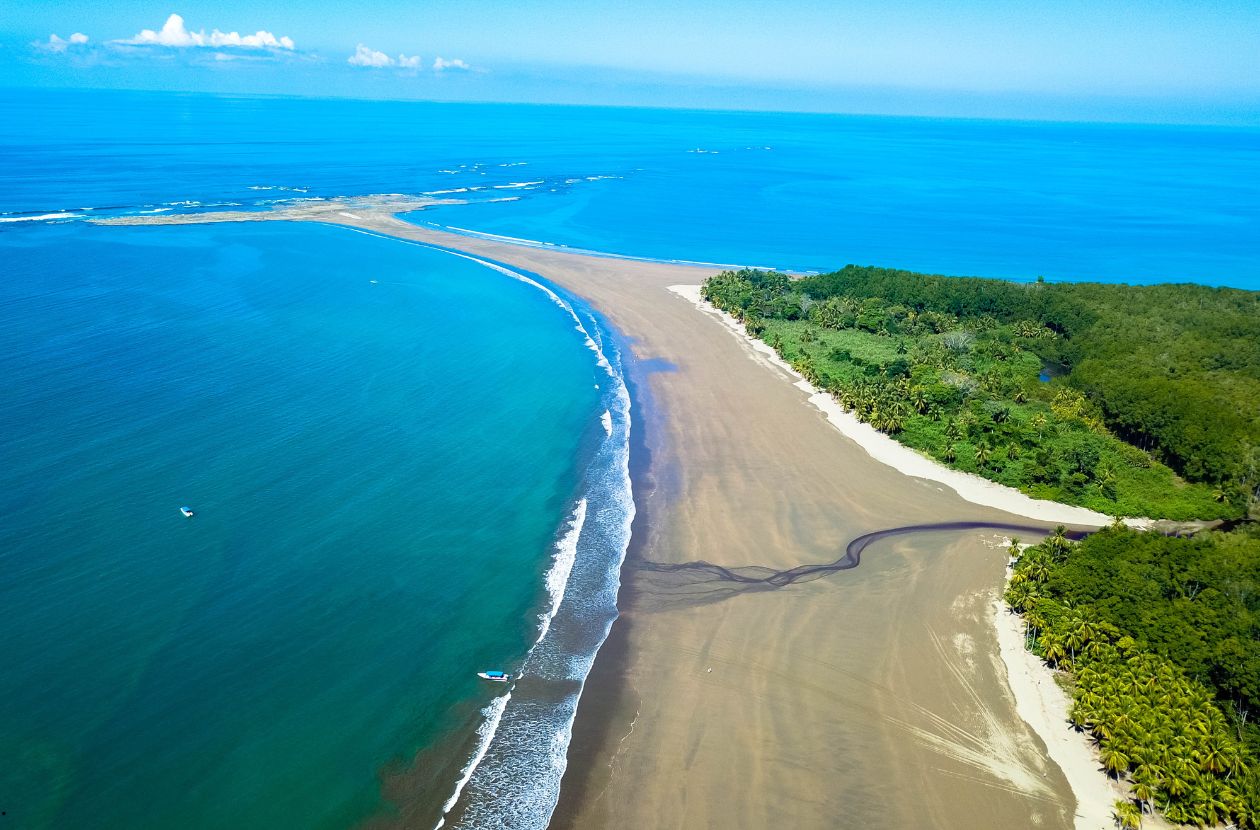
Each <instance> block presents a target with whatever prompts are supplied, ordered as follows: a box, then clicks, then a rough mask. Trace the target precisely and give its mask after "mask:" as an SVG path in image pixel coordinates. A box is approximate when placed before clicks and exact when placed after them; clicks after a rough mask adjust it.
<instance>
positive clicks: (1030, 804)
mask: <svg viewBox="0 0 1260 830" xmlns="http://www.w3.org/2000/svg"><path fill="white" fill-rule="evenodd" d="M308 207H309V206H303V208H302V209H301V211H305V210H307V209H308ZM406 209H414V208H411V207H408V208H406ZM301 211H300V212H299V213H284V214H283V215H281V214H280V212H277V215H271V216H268V217H267V218H276V219H305V220H310V221H320V222H327V223H333V224H341V225H345V226H348V227H351V228H354V229H358V230H361V231H367V232H373V233H380V234H385V235H391V236H396V237H400V238H403V239H411V240H416V241H419V242H424V243H429V244H434V245H439V246H441V247H444V248H448V249H452V250H457V251H461V252H464V253H467V254H471V255H475V256H479V257H484V258H487V259H492V260H496V261H499V262H503V263H506V264H509V265H513V266H516V267H520V268H523V269H526V270H529V271H532V272H535V273H538V274H541V275H543V276H544V277H546V278H547V279H548V280H550V281H551V282H552V283H554V284H556V285H559V286H560V287H562V288H564V289H565V290H568V291H571V292H573V293H574V294H577V295H579V296H581V297H583V298H584V299H585V300H587V301H588V302H589V303H590V304H591V305H592V307H594V308H595V309H596V310H597V311H599V312H600V313H601V314H603V315H604V316H605V317H606V318H607V319H608V320H609V322H610V323H611V324H612V325H613V326H614V327H615V328H616V329H617V330H618V331H620V332H621V333H622V334H623V335H624V336H625V337H626V338H627V339H628V340H629V341H630V343H629V347H630V348H629V352H630V354H631V355H632V358H631V359H630V360H628V361H627V362H628V363H629V369H630V373H631V378H632V381H633V382H634V385H635V387H636V389H637V390H639V393H640V394H641V395H642V399H643V400H644V401H646V402H648V403H649V404H650V406H642V407H637V408H636V412H639V413H640V417H639V418H636V421H635V429H636V430H638V431H639V432H638V434H639V436H640V438H639V440H640V441H641V444H642V446H641V448H640V451H639V453H640V454H639V459H640V465H641V467H640V473H641V474H640V476H639V478H638V479H637V480H636V504H637V507H638V509H639V510H640V511H641V512H642V513H643V515H644V516H646V517H648V518H647V520H646V521H645V522H643V523H642V525H641V526H636V528H635V534H636V537H635V540H634V542H633V547H634V556H633V557H631V558H628V559H627V564H626V567H625V569H624V570H623V583H624V585H625V588H624V591H625V593H624V594H623V596H624V597H625V598H627V599H628V603H626V604H623V615H622V620H621V621H619V622H618V623H617V625H616V626H615V627H614V630H613V637H612V638H611V639H610V640H609V643H608V644H607V645H606V646H605V651H606V652H607V653H608V655H609V656H608V659H609V660H615V661H616V665H615V666H613V665H609V664H608V663H607V661H605V654H604V652H601V656H600V658H599V661H600V662H602V663H604V667H603V670H602V671H601V669H600V665H599V663H597V669H596V672H597V673H598V674H600V675H601V676H602V677H605V678H610V679H609V680H607V681H603V682H600V683H595V682H592V683H590V684H588V688H587V692H586V694H585V695H584V696H583V698H582V703H581V706H580V709H579V712H578V723H577V726H576V727H575V729H576V730H581V731H584V733H585V734H588V735H589V736H590V738H589V740H584V741H583V743H582V745H581V746H580V747H579V746H578V744H577V743H576V742H575V745H574V747H573V751H572V752H571V753H570V763H569V771H568V773H566V777H565V779H564V784H563V788H562V791H561V803H560V806H559V808H558V809H557V812H556V815H555V816H554V820H553V826H555V827H558V828H564V827H579V828H584V829H585V828H601V827H608V828H620V827H636V826H643V827H661V828H691V827H704V826H713V825H722V826H725V827H729V828H764V827H794V828H868V827H881V828H916V829H917V828H924V827H932V828H941V829H942V830H954V828H960V827H966V828H974V829H975V830H985V828H995V829H996V828H1007V827H1039V828H1047V829H1048V830H1066V828H1072V827H1075V826H1077V825H1076V821H1075V818H1074V815H1075V813H1076V812H1077V810H1078V808H1077V801H1078V800H1080V801H1082V802H1085V801H1087V800H1088V801H1090V802H1091V804H1090V805H1089V806H1088V808H1087V809H1086V810H1083V812H1087V813H1088V814H1090V815H1093V813H1089V812H1088V811H1089V810H1093V809H1094V808H1095V806H1096V804H1094V803H1093V802H1094V801H1096V798H1095V796H1094V794H1093V793H1092V792H1089V791H1086V790H1084V789H1082V790H1080V791H1079V792H1077V793H1076V794H1075V795H1074V793H1073V787H1072V786H1071V785H1070V783H1071V781H1072V780H1075V779H1074V778H1073V779H1069V778H1067V777H1065V775H1064V773H1063V772H1062V771H1061V770H1060V768H1059V766H1057V765H1056V764H1055V763H1051V762H1050V761H1049V758H1048V755H1047V751H1046V747H1045V746H1044V745H1043V741H1042V739H1041V738H1039V737H1038V735H1037V733H1035V732H1034V731H1033V730H1032V729H1031V728H1030V727H1029V723H1028V721H1027V720H1026V719H1025V718H1024V717H1021V714H1020V712H1019V711H1018V710H1017V703H1016V701H1015V699H1014V698H1013V696H1012V690H1013V689H1014V690H1015V691H1016V692H1019V693H1020V694H1021V695H1024V694H1026V691H1027V690H1026V689H1024V688H1023V686H1021V685H1020V684H1018V683H1017V682H1015V681H1012V680H1008V675H1011V674H1012V672H1009V671H1008V669H1007V668H1006V666H1005V663H1004V661H1003V659H1002V654H1001V653H1000V651H999V644H998V642H997V639H996V638H995V636H994V633H993V625H994V609H993V603H994V602H996V600H997V595H998V592H999V591H1000V589H1001V586H1002V584H1003V580H1004V574H1005V567H1006V559H1007V556H1006V552H1005V550H1002V549H1000V548H999V547H998V546H995V545H986V544H984V539H985V538H986V534H985V533H984V532H979V531H966V532H958V531H952V532H944V531H942V532H932V533H923V534H916V535H909V536H903V537H896V538H893V539H887V540H882V541H880V542H879V543H877V544H875V545H872V546H871V548H870V549H868V550H867V552H866V553H865V555H864V557H863V562H862V566H861V567H860V568H857V569H854V570H849V571H845V572H843V573H840V574H835V575H832V576H830V577H828V578H826V579H820V580H817V581H814V582H809V583H804V584H798V585H793V586H791V587H789V588H784V589H782V590H772V591H763V592H755V593H744V594H740V595H738V596H735V597H733V598H729V599H723V600H722V601H714V597H713V596H710V595H708V594H707V593H706V586H704V585H696V584H687V585H680V584H677V583H674V582H671V578H670V576H669V575H668V574H660V573H654V572H649V571H646V570H640V569H636V567H635V562H636V560H637V561H641V560H643V559H646V560H651V561H655V562H686V561H692V560H706V561H709V562H713V563H718V564H721V565H724V566H727V567H732V566H743V565H752V564H761V565H767V566H770V567H774V568H786V567H791V566H794V565H798V564H801V563H807V562H829V561H833V560H834V559H835V558H836V557H837V555H838V553H839V552H841V551H842V550H843V547H844V545H845V544H846V543H847V541H848V540H849V539H852V538H854V537H856V536H859V535H861V534H863V533H866V532H869V531H872V530H877V529H880V528H885V527H891V526H901V525H910V524H925V523H933V522H948V521H960V520H975V521H999V522H1013V521H1014V522H1018V521H1019V519H1018V517H1017V516H1016V515H1012V513H1011V512H1009V511H1002V510H999V509H997V507H996V506H993V505H992V504H973V503H971V502H969V501H967V500H965V499H964V498H962V497H960V495H959V493H958V492H956V491H955V490H954V489H948V488H946V487H944V486H942V485H941V484H940V483H938V482H937V481H936V480H933V479H932V478H931V477H930V476H924V475H919V474H917V473H916V474H914V475H906V474H903V472H901V471H900V470H899V468H896V467H894V466H892V465H890V464H889V463H886V462H885V461H883V460H876V458H874V457H872V455H871V454H870V453H869V452H868V451H867V450H866V449H865V448H864V447H863V446H860V445H859V444H858V443H856V442H855V441H849V440H844V439H842V438H840V437H839V436H838V435H837V430H836V427H835V426H833V424H832V423H831V422H830V421H829V420H827V419H824V418H820V417H818V412H817V411H815V409H814V408H813V407H809V406H802V403H803V402H804V401H805V400H807V396H808V394H809V390H808V389H805V390H803V389H800V388H797V387H796V386H794V384H793V382H784V381H785V380H788V381H792V380H793V379H792V378H791V377H790V376H788V375H784V374H783V372H782V371H780V370H779V369H777V368H776V369H775V370H774V371H767V368H766V363H767V361H764V360H756V361H754V360H749V359H748V357H749V353H750V349H751V348H752V347H751V345H750V344H749V343H748V342H746V341H745V340H743V339H737V338H734V337H732V336H731V333H730V331H724V330H723V328H724V327H722V326H718V325H713V322H714V321H713V320H712V319H706V317H704V316H701V315H700V314H698V313H697V310H696V305H695V303H694V302H693V301H692V300H690V299H686V298H684V297H681V296H679V295H678V294H677V293H675V292H673V291H671V290H670V286H677V285H693V286H694V285H695V284H697V283H699V282H700V281H701V280H702V279H703V278H704V277H706V276H709V275H710V274H711V273H713V270H714V269H712V268H698V267H690V266H685V265H674V264H664V263H649V262H639V261H631V260H618V259H609V258H600V257H594V256H583V255H577V254H572V253H565V252H560V251H556V250H548V249H538V248H526V247H522V246H513V245H509V244H505V243H503V242H495V241H491V240H484V239H475V238H469V237H463V236H457V235H453V234H448V233H442V232H439V231H435V230H431V229H428V228H424V227H420V226H417V225H414V224H411V223H407V222H404V221H402V220H399V219H397V218H395V217H393V216H391V215H390V211H389V209H388V208H387V207H384V206H379V205H372V204H360V203H355V204H351V203H350V202H349V201H347V202H342V203H339V204H338V205H337V206H336V207H333V208H330V209H329V210H327V211H322V210H321V211H320V212H319V213H318V214H315V215H313V214H310V213H305V212H301ZM346 214H351V215H346ZM175 218H176V217H172V216H154V217H143V218H142V219H143V220H145V221H129V222H126V223H124V224H171V223H172V220H173V219H175ZM241 218H242V219H250V220H255V219H258V218H260V217H259V216H257V215H248V216H246V217H241ZM136 219H141V217H136ZM178 221H181V222H196V221H239V220H237V219H228V218H217V219H211V220H207V219H206V218H205V216H204V215H201V216H193V217H184V218H182V219H179V220H178ZM763 357H764V355H763ZM803 393H804V394H803ZM649 460H650V461H649ZM951 487H952V485H951ZM1000 503H1001V504H1005V503H1004V502H1000ZM1020 515H1032V514H1020ZM1038 517H1039V518H1040V516H1038ZM1104 520H1105V517H1104ZM1057 521H1064V519H1061V518H1057V517H1056V518H1055V519H1050V520H1048V523H1050V524H1053V523H1055V522H1057ZM1086 523H1087V524H1090V525H1095V524H1098V523H1100V522H1098V521H1097V520H1093V521H1088V522H1086ZM987 536H992V533H989V534H987ZM593 676H594V675H593ZM1046 682H1049V681H1048V679H1047V681H1046ZM1022 705H1027V704H1022ZM1055 717H1056V716H1055V715H1051V716H1049V719H1050V720H1051V721H1053V720H1054V718H1055ZM1059 722H1060V723H1061V722H1062V721H1061V720H1060V721H1059ZM1048 734H1049V735H1053V734H1054V732H1053V730H1051V732H1049V733H1048ZM575 735H576V732H575ZM1081 786H1083V784H1082V785H1081ZM1107 808H1109V802H1108V804H1107Z"/></svg>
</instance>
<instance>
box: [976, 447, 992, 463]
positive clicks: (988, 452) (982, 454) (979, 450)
mask: <svg viewBox="0 0 1260 830" xmlns="http://www.w3.org/2000/svg"><path fill="white" fill-rule="evenodd" d="M992 458H993V448H992V447H990V446H989V445H988V444H981V445H980V446H978V447H976V463H977V464H978V465H980V466H981V467H984V466H986V465H987V464H988V463H989V461H990V459H992Z"/></svg>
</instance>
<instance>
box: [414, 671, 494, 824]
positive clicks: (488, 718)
mask: <svg viewBox="0 0 1260 830" xmlns="http://www.w3.org/2000/svg"><path fill="white" fill-rule="evenodd" d="M511 699H512V693H511V692H508V693H507V694H505V695H503V696H502V697H496V698H495V699H494V700H492V701H490V704H489V705H488V706H486V708H484V709H482V710H481V714H482V715H483V716H484V719H483V720H482V721H481V725H480V726H478V727H477V749H476V751H475V752H473V756H472V757H471V758H469V759H468V763H467V764H465V765H464V768H463V769H462V770H461V771H460V774H459V783H457V784H456V785H455V792H453V793H451V797H450V798H448V799H446V802H445V803H444V804H443V805H442V817H441V818H439V819H438V822H437V824H435V825H433V830H438V828H440V827H441V826H442V825H444V824H446V814H447V813H449V812H450V811H451V808H452V807H454V806H455V802H457V801H459V796H460V794H461V793H463V791H464V787H466V786H467V785H468V781H469V780H470V779H471V778H472V776H473V773H474V772H476V771H477V766H478V765H479V764H480V763H481V759H482V758H485V757H486V751H487V750H488V749H490V741H492V740H493V739H494V733H495V732H497V731H498V730H499V721H500V720H501V719H502V718H503V711H504V710H505V709H507V705H508V701H509V700H511Z"/></svg>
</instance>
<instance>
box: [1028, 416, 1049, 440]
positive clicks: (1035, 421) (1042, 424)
mask: <svg viewBox="0 0 1260 830" xmlns="http://www.w3.org/2000/svg"><path fill="white" fill-rule="evenodd" d="M1028 424H1029V426H1031V427H1032V428H1033V429H1035V430H1037V440H1038V441H1040V440H1041V437H1042V433H1043V431H1044V430H1045V428H1046V416H1045V415H1044V414H1042V413H1040V412H1038V413H1037V414H1036V415H1034V416H1032V419H1031V420H1029V422H1028Z"/></svg>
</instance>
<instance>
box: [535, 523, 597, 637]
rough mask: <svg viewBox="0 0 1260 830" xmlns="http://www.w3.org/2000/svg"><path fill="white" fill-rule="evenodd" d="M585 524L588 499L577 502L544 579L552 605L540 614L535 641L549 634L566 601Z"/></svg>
mask: <svg viewBox="0 0 1260 830" xmlns="http://www.w3.org/2000/svg"><path fill="white" fill-rule="evenodd" d="M584 524H586V499H582V500H581V501H579V502H578V503H577V507H576V508H574V510H573V518H572V519H570V520H569V530H568V531H567V532H566V533H565V534H564V536H562V537H561V538H560V541H559V542H557V543H556V555H555V556H554V557H553V559H552V562H553V564H552V566H551V570H549V571H547V577H546V579H545V580H544V584H545V585H546V586H547V593H548V595H550V597H551V607H550V608H548V609H547V610H546V611H544V612H543V613H541V614H539V615H538V621H539V622H538V639H537V640H535V641H534V642H535V643H538V642H541V641H542V638H543V637H546V636H547V632H548V631H549V630H550V629H551V620H552V619H553V618H554V617H555V616H556V612H557V611H559V610H560V603H561V602H563V601H564V588H565V586H566V585H568V584H569V574H571V573H572V572H573V563H574V561H576V560H577V546H578V539H579V537H581V535H582V526H583V525H584Z"/></svg>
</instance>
